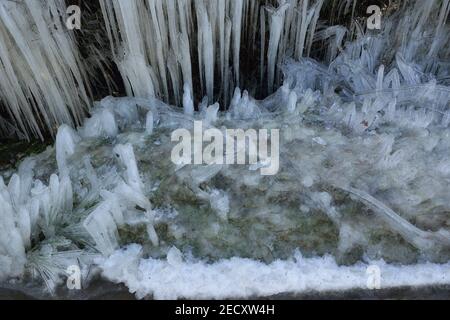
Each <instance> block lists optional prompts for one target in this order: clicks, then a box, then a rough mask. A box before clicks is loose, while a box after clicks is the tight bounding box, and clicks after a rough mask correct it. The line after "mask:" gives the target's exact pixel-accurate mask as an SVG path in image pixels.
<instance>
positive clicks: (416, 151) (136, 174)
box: [0, 0, 450, 298]
mask: <svg viewBox="0 0 450 320" xmlns="http://www.w3.org/2000/svg"><path fill="white" fill-rule="evenodd" d="M30 2H31V0H30ZM27 3H28V2H27ZM101 3H102V10H103V14H104V16H105V17H106V19H105V21H106V23H107V24H108V25H107V30H108V32H109V40H110V41H111V48H112V50H113V51H114V53H115V59H116V63H117V64H118V66H119V70H120V72H121V74H122V76H123V78H124V79H127V81H126V89H127V92H128V94H129V95H130V96H135V97H123V98H114V97H107V98H104V99H103V100H101V101H100V102H98V103H96V104H95V105H94V107H93V109H92V112H91V116H90V118H89V119H86V120H85V121H84V124H83V126H81V127H79V128H77V129H71V128H70V127H69V126H67V125H63V126H61V127H60V128H59V130H58V133H57V135H56V143H55V147H50V148H48V149H47V150H46V151H45V152H44V153H42V154H39V155H36V156H31V157H29V158H27V159H26V160H24V161H23V162H22V163H21V164H20V166H19V168H18V170H17V172H13V170H9V171H5V172H2V177H1V178H0V208H1V211H0V213H1V218H0V231H1V232H0V279H2V280H5V279H11V278H21V279H27V277H29V276H36V275H39V276H40V278H41V279H43V280H44V282H45V283H46V284H47V287H48V288H49V289H50V290H52V289H53V288H54V287H55V286H56V285H57V284H58V283H59V282H60V281H61V279H62V277H63V276H64V274H65V271H66V268H67V266H70V265H73V264H77V265H80V267H81V268H82V270H83V271H84V272H86V274H87V273H88V271H87V270H89V269H90V267H91V266H97V267H99V270H100V272H101V273H102V274H103V276H105V277H106V278H107V279H110V280H111V281H115V282H123V283H125V284H126V285H127V286H128V287H129V288H130V290H131V291H132V292H133V293H136V294H137V295H138V297H144V296H147V295H154V297H155V298H211V297H215V298H228V297H236V296H237V297H248V296H261V295H272V294H278V293H281V292H286V291H288V292H302V291H307V290H340V289H349V288H361V287H363V286H364V285H365V284H366V282H365V280H366V279H367V278H366V275H365V270H366V267H367V266H368V265H369V264H372V263H376V264H379V265H380V266H381V267H382V270H384V272H385V273H384V276H383V277H384V278H383V279H385V281H386V282H385V284H386V286H388V287H389V286H399V285H420V284H449V283H450V279H449V274H448V261H449V259H450V232H449V230H450V229H449V223H450V220H449V219H450V217H449V214H448V213H449V212H450V203H449V201H448V193H449V181H450V161H449V160H448V159H447V155H448V154H449V152H450V139H449V136H450V129H449V123H450V115H449V113H448V106H449V103H450V93H449V92H450V83H449V81H448V78H449V76H450V74H449V66H448V62H446V61H448V59H449V57H450V46H449V41H450V39H449V38H448V34H449V29H448V26H447V25H446V24H445V21H446V19H447V17H448V13H449V9H450V4H449V1H448V0H445V1H437V0H434V1H427V2H423V1H416V2H413V5H411V6H406V7H405V8H404V9H403V10H402V11H400V12H398V13H395V14H391V15H390V16H389V18H386V19H385V20H384V27H383V30H381V31H379V32H370V31H367V32H365V31H364V30H363V28H362V27H361V26H360V25H359V24H358V22H354V23H352V25H351V27H350V28H349V29H346V28H345V27H344V26H331V27H327V26H326V25H324V22H322V21H320V19H319V18H320V17H319V12H320V10H321V8H322V7H323V6H324V2H323V1H314V2H312V1H311V2H310V1H306V0H303V1H294V0H292V1H279V3H278V4H277V3H275V2H272V1H256V0H248V1H233V2H230V1H224V0H215V1H213V0H211V1H203V0H195V1H190V0H183V1H182V0H180V1H134V0H126V1H125V0H123V1H122V0H112V1H101ZM261 3H264V4H268V5H269V4H271V5H273V6H269V7H268V8H263V9H261V6H260V5H261ZM339 3H341V6H340V9H339V10H338V11H341V10H346V8H345V7H346V6H347V9H348V8H350V5H351V3H352V1H342V2H339ZM11 5H14V4H11ZM4 8H5V5H4V4H3V3H1V4H0V10H4ZM18 12H20V11H18ZM262 13H263V14H262ZM195 17H201V19H197V18H195ZM244 17H246V18H245V19H244ZM2 18H3V20H7V19H5V18H4V17H3V16H2ZM143 19H144V20H143ZM3 20H0V28H2V26H3V24H2V23H4V22H3ZM264 20H265V21H266V22H267V24H262V25H259V24H260V21H264ZM143 21H147V22H148V21H150V22H151V23H144V22H143ZM194 22H195V23H194ZM241 25H242V26H244V27H243V28H238V27H237V26H241ZM316 29H317V32H315V31H316ZM2 30H3V29H0V32H4V31H2ZM155 30H157V31H155ZM241 30H243V32H242V34H241V33H240V31H241ZM254 30H263V31H264V30H265V35H261V39H263V42H266V44H267V46H266V45H261V44H260V45H261V46H260V47H261V48H262V50H261V51H262V56H263V57H265V58H264V59H263V60H264V61H260V62H261V66H262V67H261V70H259V71H264V72H262V73H263V75H262V76H261V72H256V77H255V80H254V81H255V82H256V83H260V82H261V78H264V79H263V80H262V81H265V80H266V79H267V82H265V83H264V87H266V86H267V87H268V88H269V92H270V91H271V88H272V87H273V90H274V92H273V94H271V95H269V96H268V97H267V98H265V99H263V100H258V99H255V98H253V97H252V95H251V94H250V93H249V91H247V90H245V89H244V86H243V79H242V77H240V74H239V68H240V67H239V62H238V61H236V60H239V59H238V58H236V57H239V50H240V49H242V48H239V44H240V43H241V42H242V41H240V40H239V37H243V38H245V39H247V40H248V39H252V40H256V38H257V37H256V35H255V33H256V32H253V31H254ZM237 33H239V34H237ZM163 39H167V41H165V40H164V41H163ZM294 40H295V41H294ZM293 43H295V45H294V46H293V47H292V44H293ZM195 44H197V47H196V46H195ZM211 44H212V45H211ZM322 44H323V46H324V47H325V48H326V50H325V51H326V53H325V54H324V60H323V63H321V62H318V61H317V60H313V59H312V58H306V56H308V55H309V54H310V53H311V51H312V50H313V47H314V45H318V46H321V45H322ZM0 46H1V44H0ZM257 47H259V46H257ZM194 48H197V49H198V53H197V54H195V55H194V54H193V49H194ZM0 50H1V48H0ZM180 51H183V53H182V54H181V53H180ZM211 51H212V52H211ZM33 52H35V51H33ZM289 55H290V58H289ZM257 56H259V55H257ZM287 56H288V57H287ZM2 57H3V56H2V55H1V53H0V59H1V58H2ZM195 58H197V59H195ZM166 59H167V60H166ZM194 59H195V60H198V63H197V62H195V63H193V61H194ZM57 61H59V60H57ZM193 65H196V66H197V67H198V68H199V70H198V72H197V71H193ZM1 66H3V65H0V67H1ZM166 67H167V68H166ZM277 70H278V71H277ZM194 72H195V74H196V76H193V74H194ZM258 78H259V79H258ZM199 79H201V80H200V85H201V86H202V88H203V89H202V91H201V94H202V95H205V96H206V98H205V99H203V100H202V102H201V103H200V105H199V107H198V108H195V104H194V101H196V99H195V97H194V96H195V93H194V87H193V86H194V82H195V81H199ZM218 81H220V82H222V84H223V85H222V86H216V85H215V84H216V83H217V82H218ZM29 83H31V84H33V83H34V82H33V81H31V82H29ZM169 83H170V84H171V85H169ZM238 83H241V87H242V90H241V89H240V88H239V86H237V84H238ZM278 83H279V84H281V86H280V87H278ZM235 86H236V88H234V87H235ZM216 87H218V88H220V90H223V92H217V91H216V90H217V89H216ZM0 88H1V87H0ZM276 88H278V89H276ZM62 92H65V91H64V89H62ZM168 97H173V100H172V99H169V98H168ZM177 97H178V98H177ZM220 97H224V98H226V99H221V101H225V104H223V102H222V104H219V103H215V104H214V101H215V100H216V99H218V98H220ZM164 101H165V102H164ZM228 101H230V103H229V105H228V103H226V102H228ZM169 102H174V103H177V105H176V106H171V105H170V104H169ZM64 105H65V104H63V105H62V106H64ZM220 107H222V108H220ZM58 110H59V109H58ZM220 110H226V111H220ZM199 120H203V121H204V123H205V124H206V125H207V126H209V127H210V128H216V129H217V130H219V131H223V130H224V128H241V129H248V128H255V129H258V128H279V129H280V162H281V163H280V171H279V173H278V174H277V175H275V176H262V175H261V174H260V172H259V171H258V170H255V169H256V168H257V167H258V166H260V165H261V166H263V165H264V163H258V165H256V166H255V165H252V166H250V165H234V166H233V165H205V166H195V165H194V166H191V165H176V164H174V163H172V162H171V161H170V157H171V152H172V148H173V146H174V144H173V143H172V142H171V133H172V132H173V131H174V130H175V129H179V128H186V129H188V130H193V127H194V121H199ZM0 123H1V122H0ZM262 160H264V159H262ZM262 162H263V161H262ZM300 252H301V254H300ZM374 261H376V262H374ZM174 279H176V281H173V280H174ZM212 279H213V280H212ZM242 279H249V280H248V282H246V281H244V282H243V280H242ZM169 280H170V281H172V282H173V286H169V287H167V282H168V281H169ZM262 280H264V281H262ZM260 283H265V284H267V283H270V284H271V285H264V287H262V286H261V285H259V284H260ZM216 284H218V285H216ZM219 285H220V288H221V289H220V290H219Z"/></svg>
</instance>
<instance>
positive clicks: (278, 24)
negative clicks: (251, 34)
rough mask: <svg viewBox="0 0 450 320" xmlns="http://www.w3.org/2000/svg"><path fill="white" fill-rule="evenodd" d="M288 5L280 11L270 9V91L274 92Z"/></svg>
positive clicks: (280, 8)
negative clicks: (278, 55)
mask: <svg viewBox="0 0 450 320" xmlns="http://www.w3.org/2000/svg"><path fill="white" fill-rule="evenodd" d="M288 7H289V5H288V4H286V3H285V4H283V5H281V6H280V7H279V8H278V9H274V8H270V9H268V10H269V11H270V13H271V22H270V39H269V51H268V54H267V60H268V62H267V64H268V91H269V93H272V92H273V86H274V82H275V67H276V65H275V64H276V60H277V52H278V46H279V44H280V38H281V32H282V28H283V23H284V15H285V12H286V10H287V9H288Z"/></svg>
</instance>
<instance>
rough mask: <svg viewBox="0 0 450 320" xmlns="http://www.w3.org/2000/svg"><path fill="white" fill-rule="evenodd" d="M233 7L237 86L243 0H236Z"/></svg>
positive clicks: (237, 81) (234, 59)
mask: <svg viewBox="0 0 450 320" xmlns="http://www.w3.org/2000/svg"><path fill="white" fill-rule="evenodd" d="M232 8H233V13H232V15H231V19H232V22H233V26H232V34H233V65H234V76H235V79H236V86H238V87H239V75H240V50H241V33H242V27H241V25H242V9H243V0H234V1H233V4H232Z"/></svg>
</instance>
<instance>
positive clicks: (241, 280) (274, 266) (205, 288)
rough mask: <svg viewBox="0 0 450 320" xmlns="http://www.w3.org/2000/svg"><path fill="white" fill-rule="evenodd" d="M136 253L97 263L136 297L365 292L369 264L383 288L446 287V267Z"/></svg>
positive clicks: (449, 272) (449, 277)
mask: <svg viewBox="0 0 450 320" xmlns="http://www.w3.org/2000/svg"><path fill="white" fill-rule="evenodd" d="M141 250H142V248H141V246H139V245H131V246H129V247H127V248H126V249H124V250H118V251H116V252H115V253H114V254H113V255H112V256H111V257H110V258H108V259H106V260H105V261H104V262H103V263H102V264H101V267H102V270H103V275H104V276H105V277H106V278H107V279H108V280H110V281H113V282H116V283H119V282H120V283H124V284H125V285H126V286H127V287H128V288H129V289H130V292H132V293H135V294H136V296H137V297H138V298H144V297H146V296H151V295H153V298H155V299H179V298H186V299H226V298H248V297H267V296H272V295H276V294H281V293H304V292H311V291H314V292H324V291H341V290H350V289H367V288H368V283H371V282H370V281H371V277H373V275H374V273H372V272H371V270H373V269H374V268H373V266H375V270H376V267H379V270H380V271H381V288H382V289H386V288H392V287H401V286H413V287H416V286H423V285H442V284H450V263H447V264H442V265H439V264H433V263H424V264H416V265H411V266H399V265H398V266H397V265H389V264H386V263H385V262H383V261H376V262H373V263H371V264H365V263H359V264H357V265H354V266H348V267H347V266H338V265H337V264H336V262H335V260H334V258H333V257H330V256H328V257H323V258H303V257H302V255H301V254H300V253H296V254H295V255H294V257H293V258H292V259H290V260H286V261H275V262H273V263H271V264H264V263H262V262H259V261H255V260H250V259H242V258H232V259H228V260H221V261H219V262H217V263H214V264H207V263H204V262H195V261H183V258H182V256H181V253H180V252H179V251H178V250H177V249H172V250H171V252H169V255H168V259H167V260H157V259H142V257H141ZM369 267H372V268H369Z"/></svg>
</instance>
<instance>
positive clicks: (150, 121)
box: [145, 111, 155, 135]
mask: <svg viewBox="0 0 450 320" xmlns="http://www.w3.org/2000/svg"><path fill="white" fill-rule="evenodd" d="M154 122H155V121H154V117H153V112H151V111H149V112H147V116H146V121H145V132H146V133H147V134H148V135H152V134H153V127H154Z"/></svg>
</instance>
